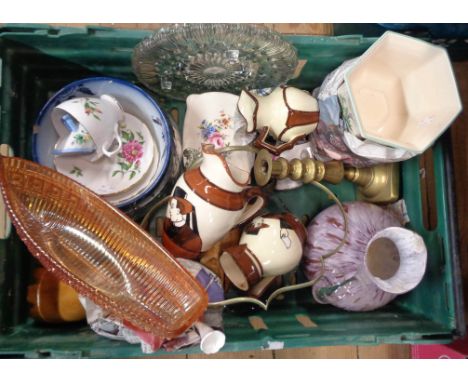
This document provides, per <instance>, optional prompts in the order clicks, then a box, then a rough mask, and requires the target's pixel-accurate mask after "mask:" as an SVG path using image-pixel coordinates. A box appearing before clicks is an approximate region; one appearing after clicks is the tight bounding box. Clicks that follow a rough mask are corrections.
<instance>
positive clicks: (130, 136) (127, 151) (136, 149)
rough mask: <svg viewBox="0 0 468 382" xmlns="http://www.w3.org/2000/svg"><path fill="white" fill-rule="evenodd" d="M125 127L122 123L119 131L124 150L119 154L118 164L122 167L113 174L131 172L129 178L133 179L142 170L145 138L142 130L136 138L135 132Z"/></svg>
mask: <svg viewBox="0 0 468 382" xmlns="http://www.w3.org/2000/svg"><path fill="white" fill-rule="evenodd" d="M125 127H126V126H125V125H124V124H122V125H121V127H120V132H119V134H120V136H121V138H122V150H121V151H120V152H119V153H118V154H117V157H118V158H119V161H118V162H117V165H118V166H119V167H120V169H119V170H115V171H114V172H113V173H112V176H113V177H114V176H116V175H118V174H121V175H122V176H124V175H126V174H130V175H129V179H132V178H133V177H134V176H135V175H136V174H137V173H139V172H140V171H141V169H140V164H141V162H140V159H141V158H142V157H143V153H144V149H143V146H144V144H145V140H144V138H143V135H142V134H141V133H140V132H137V136H138V137H137V138H138V139H136V137H135V134H134V133H133V132H132V131H130V130H126V129H125Z"/></svg>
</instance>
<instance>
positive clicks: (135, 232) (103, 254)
mask: <svg viewBox="0 0 468 382" xmlns="http://www.w3.org/2000/svg"><path fill="white" fill-rule="evenodd" d="M0 188H1V191H2V194H3V197H4V200H5V205H6V207H7V210H8V212H9V214H10V216H11V220H12V222H13V223H14V225H15V227H16V230H17V232H18V235H19V236H20V238H21V239H22V240H23V241H24V242H25V244H26V246H27V247H28V249H29V251H30V252H31V253H32V254H33V255H34V256H35V257H36V258H37V259H38V260H39V261H40V262H41V263H42V264H43V265H44V267H46V268H47V269H48V270H49V271H51V272H52V273H54V274H55V275H56V276H57V277H58V278H60V279H61V280H63V281H65V282H66V283H68V284H69V285H71V286H72V287H73V288H75V289H76V290H77V292H78V293H80V294H82V295H84V296H87V297H89V298H90V299H91V300H93V301H94V302H95V303H96V304H98V305H100V306H101V307H102V308H103V309H105V310H108V311H109V312H110V313H112V314H113V315H115V316H116V317H118V318H121V319H125V320H127V321H129V322H131V323H132V324H134V325H135V326H138V327H140V328H141V329H143V330H145V331H148V332H151V333H153V334H155V335H158V336H160V337H163V338H173V337H175V336H177V335H179V334H181V333H182V332H183V331H184V330H185V329H186V328H188V327H190V326H191V325H192V324H193V323H194V322H195V321H196V320H197V319H198V318H200V317H201V316H202V314H203V313H204V311H205V309H206V307H207V304H208V297H207V295H206V292H205V291H204V289H203V288H202V287H201V286H200V284H199V283H198V282H197V281H196V280H195V279H194V278H193V277H192V276H191V275H190V274H189V273H188V272H187V271H186V270H185V269H184V268H183V267H182V266H180V265H179V264H178V263H177V262H176V260H175V259H174V258H172V256H170V255H169V254H168V252H167V251H166V250H164V249H163V247H162V246H161V245H160V244H159V243H157V242H156V241H154V240H153V239H152V238H151V237H150V236H149V235H148V234H147V233H145V232H144V231H143V230H142V229H141V228H139V227H138V226H137V225H136V224H135V223H133V222H132V221H131V220H129V219H128V218H127V217H125V216H124V215H123V214H122V213H120V212H119V211H118V210H117V209H115V208H114V207H112V206H111V205H110V204H108V203H106V202H105V201H104V200H102V199H101V198H99V197H98V196H97V195H96V194H94V193H92V192H91V191H89V190H88V189H86V188H85V187H83V186H81V185H79V184H78V183H76V182H75V181H73V180H71V179H69V178H68V177H66V176H64V175H61V174H59V173H57V172H56V171H53V170H51V169H49V168H47V167H44V166H41V165H38V164H36V163H33V162H30V161H27V160H24V159H20V158H7V157H0Z"/></svg>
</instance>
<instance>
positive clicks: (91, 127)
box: [52, 94, 125, 161]
mask: <svg viewBox="0 0 468 382" xmlns="http://www.w3.org/2000/svg"><path fill="white" fill-rule="evenodd" d="M124 120H125V117H124V112H123V109H122V106H120V104H119V102H118V101H117V100H116V99H115V98H114V97H112V96H110V95H107V94H103V95H102V96H101V97H99V98H98V97H79V98H75V99H71V100H67V101H65V102H62V103H61V104H59V105H58V106H57V107H56V108H55V109H54V110H53V112H52V123H53V124H54V127H55V129H56V130H57V133H58V134H59V139H58V141H57V144H56V147H55V149H54V154H58V155H62V154H67V153H87V152H89V150H90V149H91V143H93V144H94V148H95V154H94V155H93V156H92V157H91V161H96V160H98V159H99V158H101V157H102V156H103V155H105V156H108V157H110V156H112V155H114V154H117V153H118V152H119V150H120V148H121V146H122V141H121V139H120V136H119V132H118V129H119V124H120V123H123V121H124ZM114 142H116V143H117V144H116V145H114V146H115V147H113V148H112V150H111V151H110V149H111V146H112V145H113V143H114Z"/></svg>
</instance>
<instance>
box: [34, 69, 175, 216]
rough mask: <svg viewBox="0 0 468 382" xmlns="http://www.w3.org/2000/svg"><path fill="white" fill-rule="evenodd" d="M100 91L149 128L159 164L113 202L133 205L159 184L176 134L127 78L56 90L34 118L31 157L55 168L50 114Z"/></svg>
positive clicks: (54, 137) (55, 136)
mask: <svg viewBox="0 0 468 382" xmlns="http://www.w3.org/2000/svg"><path fill="white" fill-rule="evenodd" d="M103 94H108V95H111V96H113V97H115V98H116V99H117V100H118V101H119V103H120V104H121V105H122V108H123V109H124V111H125V112H127V113H130V114H132V115H134V116H136V117H137V118H139V119H140V120H142V121H143V122H144V123H145V124H146V125H147V126H148V128H149V129H150V131H151V134H152V135H153V138H154V142H155V144H156V145H157V152H158V156H159V158H158V162H159V165H158V168H157V170H156V171H155V173H154V174H152V179H151V181H150V182H149V183H148V184H147V185H146V186H145V188H144V189H142V190H140V191H139V192H138V193H137V194H135V195H132V196H131V197H130V198H126V199H125V200H124V201H122V202H118V203H114V205H116V206H117V207H119V208H124V209H125V208H126V207H130V206H133V207H134V206H135V205H136V204H137V203H138V202H139V201H141V200H142V199H146V200H147V199H148V197H149V196H154V190H155V189H159V188H161V187H160V186H161V184H160V183H161V182H164V181H165V178H167V177H165V173H166V172H167V170H168V168H169V167H170V165H171V164H172V163H173V162H174V161H171V156H176V155H177V153H176V152H173V151H175V149H174V147H175V145H174V142H173V141H174V139H175V138H176V137H175V136H174V133H173V129H172V128H171V126H170V123H169V121H168V118H167V117H166V115H165V114H164V112H163V111H162V109H161V108H160V107H159V106H158V104H157V103H156V101H155V100H154V99H153V98H151V97H150V96H149V95H148V94H147V93H146V92H144V91H143V90H142V89H140V88H139V87H137V86H135V85H133V84H131V83H130V82H127V81H124V80H120V79H116V78H110V77H92V78H86V79H83V80H78V81H75V82H72V83H70V84H69V85H67V86H65V87H64V88H62V89H61V90H59V91H58V92H57V93H56V94H55V95H54V96H53V97H52V98H50V99H49V101H48V102H47V103H46V105H45V106H44V107H43V108H42V110H41V111H40V113H39V115H38V117H37V119H36V122H35V126H34V131H33V144H32V150H33V153H32V154H33V159H34V160H35V161H36V162H38V163H40V164H42V165H44V166H47V167H50V168H55V166H54V155H53V153H52V151H53V149H54V146H55V144H56V142H57V139H58V134H57V132H56V130H55V128H54V126H53V124H52V119H51V114H52V110H53V109H54V108H55V107H56V106H57V105H58V104H60V103H62V102H64V101H66V100H69V99H72V98H76V97H85V96H97V97H99V96H101V95H103ZM145 204H146V203H145Z"/></svg>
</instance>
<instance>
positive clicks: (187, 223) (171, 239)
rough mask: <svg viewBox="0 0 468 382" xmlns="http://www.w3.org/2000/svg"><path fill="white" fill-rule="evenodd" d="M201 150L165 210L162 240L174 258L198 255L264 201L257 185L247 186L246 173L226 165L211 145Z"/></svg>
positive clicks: (254, 211)
mask: <svg viewBox="0 0 468 382" xmlns="http://www.w3.org/2000/svg"><path fill="white" fill-rule="evenodd" d="M202 152H203V161H202V163H201V165H200V167H198V168H195V169H191V170H188V171H186V172H185V173H184V174H183V175H182V176H181V177H180V178H179V179H178V180H177V182H176V184H175V187H174V189H173V191H172V195H171V196H172V197H171V199H170V201H169V203H168V207H167V211H166V218H165V220H164V229H163V235H162V243H163V245H164V246H165V247H166V248H167V249H168V250H169V252H171V253H172V254H173V255H174V256H176V257H185V258H191V259H193V258H197V257H198V256H199V254H200V252H202V251H203V252H204V251H207V250H208V249H210V248H211V247H212V246H213V245H214V244H215V243H216V242H217V241H219V240H220V239H221V238H222V237H223V236H224V235H225V234H226V233H227V232H229V231H230V230H231V229H232V228H233V227H234V226H236V225H237V224H241V223H243V222H245V221H247V220H249V219H250V218H252V217H253V216H254V215H255V214H257V213H258V212H259V211H260V209H261V208H262V207H263V206H264V205H265V202H266V199H265V196H264V195H263V193H262V192H261V189H260V188H259V187H250V186H249V185H248V184H249V182H250V173H249V172H246V171H243V170H242V169H240V168H238V167H235V166H232V165H229V164H228V163H227V162H226V160H225V159H224V157H223V156H221V155H219V154H217V153H216V151H215V149H214V146H213V145H204V146H202Z"/></svg>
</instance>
